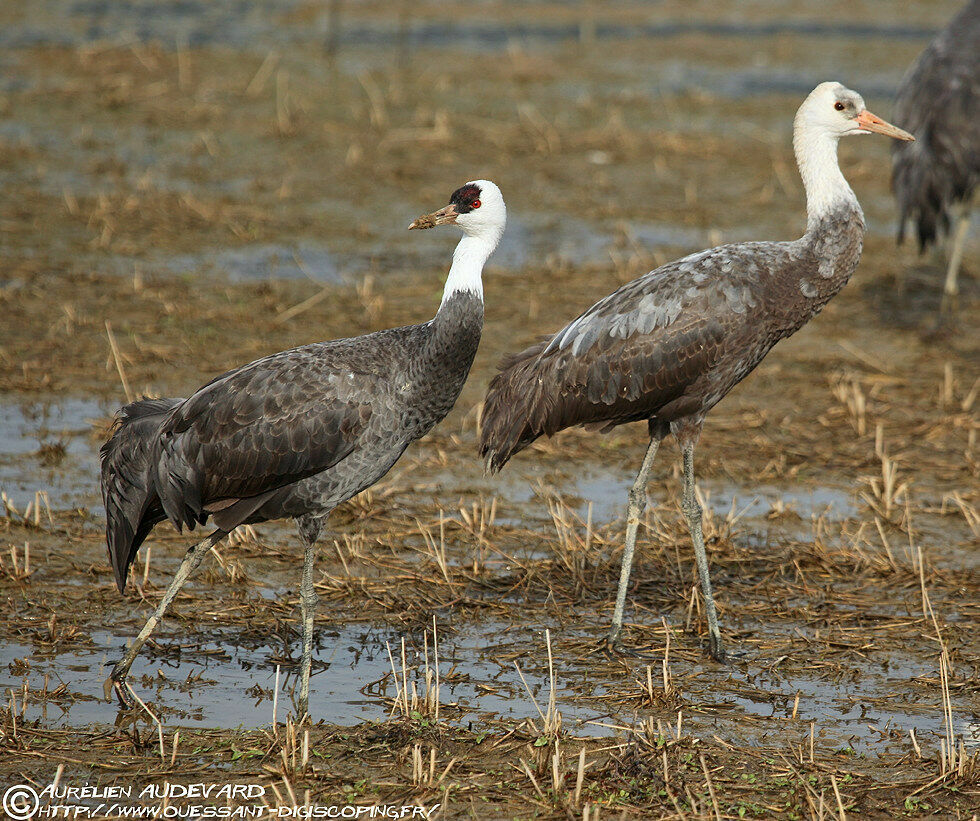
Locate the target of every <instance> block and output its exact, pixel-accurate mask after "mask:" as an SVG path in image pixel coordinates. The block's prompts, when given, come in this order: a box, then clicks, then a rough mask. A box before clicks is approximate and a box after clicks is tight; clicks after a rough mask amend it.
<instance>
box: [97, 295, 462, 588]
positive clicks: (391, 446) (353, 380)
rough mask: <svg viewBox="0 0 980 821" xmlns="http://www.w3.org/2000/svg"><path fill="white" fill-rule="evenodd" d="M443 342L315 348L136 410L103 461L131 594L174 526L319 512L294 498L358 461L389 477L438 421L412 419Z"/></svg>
mask: <svg viewBox="0 0 980 821" xmlns="http://www.w3.org/2000/svg"><path fill="white" fill-rule="evenodd" d="M481 318H482V314H481ZM431 334H432V328H431V323H426V324H424V325H414V326H407V327H403V328H393V329H388V330H384V331H378V332H376V333H373V334H368V335H365V336H362V337H357V338H353V339H341V340H334V341H330V342H321V343H316V344H312V345H306V346H303V347H300V348H294V349H291V350H288V351H282V352H280V353H276V354H273V355H271V356H268V357H264V358H263V359H259V360H256V361H255V362H252V363H250V364H248V365H245V366H243V367H240V368H236V369H234V370H231V371H228V372H227V373H224V374H222V375H221V376H218V377H216V378H215V379H213V380H211V382H209V383H207V384H206V385H204V386H202V387H201V388H200V389H199V390H198V391H197V392H195V393H194V394H193V395H192V396H190V397H189V398H187V399H183V400H181V399H164V400H143V401H141V402H137V403H134V404H133V405H130V406H127V407H126V408H124V409H123V410H122V411H121V412H120V414H119V415H118V416H117V422H116V426H115V429H114V431H113V434H112V436H111V438H110V439H109V441H108V442H107V443H106V445H105V446H104V447H103V450H102V488H103V494H104V497H105V499H106V510H107V516H108V518H109V522H108V536H109V539H108V541H109V552H110V558H111V560H112V563H113V565H114V567H115V568H116V574H117V582H119V584H120V587H122V584H123V583H124V581H125V577H126V571H127V569H128V566H129V564H130V563H131V562H132V560H133V558H134V557H135V555H136V552H137V551H138V550H139V546H140V544H141V543H142V541H143V539H144V538H145V537H146V535H147V534H148V533H149V531H150V529H151V528H152V527H153V525H155V524H156V523H158V522H159V521H162V520H163V519H164V518H169V519H170V520H171V521H172V522H173V523H174V524H175V525H176V526H177V527H178V528H181V527H185V526H186V527H188V528H192V529H193V528H194V527H195V526H196V525H198V524H203V523H204V522H205V521H206V520H207V519H208V518H209V517H211V518H212V519H213V521H214V523H215V525H216V526H217V527H219V528H221V529H222V530H230V529H232V528H234V527H236V526H237V525H239V524H242V523H244V522H246V521H256V520H266V519H271V518H279V517H281V516H293V515H302V514H304V513H310V512H316V511H315V510H312V511H311V510H310V507H311V506H314V507H315V506H316V505H318V504H321V502H320V501H318V500H317V499H316V498H314V496H313V495H311V494H310V493H305V494H300V495H299V496H298V497H297V495H296V494H295V493H294V492H293V490H292V489H295V488H296V487H297V486H298V485H302V484H303V482H304V480H307V479H310V478H311V477H318V476H319V477H321V479H322V477H323V476H324V474H327V473H329V472H330V470H331V469H332V468H335V467H336V466H337V465H339V464H341V463H343V462H344V461H345V460H347V459H349V458H350V457H351V455H352V454H353V453H355V452H356V451H360V458H359V459H358V460H357V461H358V462H359V464H360V466H361V468H360V469H361V473H362V474H363V473H364V472H365V471H367V470H369V468H370V466H371V464H373V463H372V462H371V460H372V459H373V460H374V463H376V464H377V466H378V467H377V470H380V471H381V472H382V473H383V472H384V471H387V469H388V468H389V467H390V465H391V464H393V463H394V461H395V460H396V459H397V458H398V456H399V455H400V454H401V452H402V451H403V450H404V448H405V446H406V445H407V444H408V442H410V441H411V440H412V439H413V438H417V436H419V435H421V433H419V431H420V429H422V428H425V429H428V427H431V426H432V425H433V424H435V421H437V420H433V419H432V417H433V415H434V414H435V411H432V410H430V411H429V412H424V411H423V412H421V413H419V412H418V411H413V414H406V412H405V411H406V403H407V402H408V401H410V394H411V393H412V390H413V389H414V388H415V380H416V379H417V378H418V374H417V373H416V372H415V371H416V365H417V363H418V362H419V361H420V359H422V358H423V356H422V355H423V353H424V351H425V349H426V343H427V341H428V340H429V337H430V336H431ZM478 338H479V334H478V333H477V339H478ZM474 350H475V348H474ZM471 360H472V357H471V358H470V361H471ZM466 369H467V370H468V363H467V367H466ZM457 393H458V392H457ZM454 400H455V397H453V401H454ZM449 406H450V407H451V403H450V405H449ZM436 410H441V406H440V407H439V408H437V409H436ZM443 415H445V414H444V412H443ZM439 418H441V416H440V417H439ZM389 456H390V459H389V458H388V457H389ZM361 478H362V479H364V476H361ZM367 478H369V479H371V481H374V480H376V477H375V478H373V479H372V478H371V477H367ZM371 481H367V484H370V483H371ZM346 484H347V485H350V484H351V483H350V482H347V483H346ZM345 486H346V485H345ZM362 486H363V484H362ZM320 489H321V490H322V489H323V485H322V482H321V485H320ZM358 489H359V488H358ZM354 492H356V490H355V491H354ZM350 495H352V494H350ZM328 501H330V500H328ZM334 503H335V501H334ZM304 506H305V509H300V508H304Z"/></svg>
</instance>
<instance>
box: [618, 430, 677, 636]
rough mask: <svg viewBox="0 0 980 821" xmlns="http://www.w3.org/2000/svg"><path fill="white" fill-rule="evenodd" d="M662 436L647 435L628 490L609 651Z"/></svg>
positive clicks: (620, 615) (623, 603)
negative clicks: (621, 555) (644, 451)
mask: <svg viewBox="0 0 980 821" xmlns="http://www.w3.org/2000/svg"><path fill="white" fill-rule="evenodd" d="M662 438H663V434H662V433H654V432H653V431H651V433H650V444H649V445H648V446H647V452H646V455H645V456H644V457H643V464H642V465H640V472H639V473H637V474H636V481H634V482H633V487H631V488H630V493H629V506H628V507H627V508H626V544H625V545H624V546H623V562H622V564H621V565H620V568H619V589H618V590H617V591H616V608H615V610H613V617H612V627H611V628H610V629H609V636H608V637H607V638H606V647H607V648H608V649H609V650H615V649H616V642H617V639H618V638H619V632H620V630H622V629H623V609H624V608H625V607H626V590H627V588H628V587H629V581H630V570H631V569H632V567H633V551H634V550H635V548H636V531H637V530H638V529H639V527H640V516H641V515H642V514H643V509H644V508H645V507H646V504H647V482H648V481H649V479H650V470H651V468H652V467H653V459H654V457H655V456H656V455H657V448H658V447H659V446H660V440H661V439H662Z"/></svg>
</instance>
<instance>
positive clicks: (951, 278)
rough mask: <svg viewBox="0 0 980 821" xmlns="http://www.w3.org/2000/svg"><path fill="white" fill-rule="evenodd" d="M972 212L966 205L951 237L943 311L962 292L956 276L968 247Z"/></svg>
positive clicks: (944, 286)
mask: <svg viewBox="0 0 980 821" xmlns="http://www.w3.org/2000/svg"><path fill="white" fill-rule="evenodd" d="M970 211H971V208H970V206H969V205H968V204H964V205H963V207H962V209H961V210H960V214H959V217H958V218H957V220H956V228H954V229H953V235H952V237H950V248H949V266H948V267H947V268H946V283H945V284H944V285H943V301H942V307H943V310H948V309H949V308H950V307H951V305H952V303H953V302H955V300H956V296H957V294H959V292H960V289H959V284H958V283H957V282H956V275H957V274H958V273H959V269H960V263H961V262H962V261H963V246H964V245H966V235H967V233H968V232H969V229H970Z"/></svg>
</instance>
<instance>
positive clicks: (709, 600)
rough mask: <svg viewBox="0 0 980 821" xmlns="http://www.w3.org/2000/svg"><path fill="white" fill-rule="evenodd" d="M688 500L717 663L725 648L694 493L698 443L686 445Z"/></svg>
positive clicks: (710, 644)
mask: <svg viewBox="0 0 980 821" xmlns="http://www.w3.org/2000/svg"><path fill="white" fill-rule="evenodd" d="M683 447H684V499H683V501H682V507H683V509H684V515H685V516H686V517H687V525H688V527H689V528H690V530H691V541H693V542H694V560H695V561H696V562H697V565H698V577H699V578H700V579H701V593H702V595H703V596H704V606H705V610H706V611H707V614H708V647H709V650H710V652H711V657H712V658H714V659H715V660H716V661H724V660H725V648H724V646H723V645H722V641H721V631H720V630H719V629H718V614H717V612H716V611H715V599H714V596H713V595H712V593H711V577H710V576H709V575H708V555H707V553H706V552H705V550H704V535H703V534H702V532H701V505H700V504H699V503H698V497H697V494H696V493H695V491H694V443H693V442H689V443H686V444H685V445H684V446H683Z"/></svg>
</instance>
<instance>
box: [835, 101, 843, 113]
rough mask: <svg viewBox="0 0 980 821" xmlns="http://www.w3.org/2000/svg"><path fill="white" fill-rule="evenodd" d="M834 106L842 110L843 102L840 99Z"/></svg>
mask: <svg viewBox="0 0 980 821" xmlns="http://www.w3.org/2000/svg"><path fill="white" fill-rule="evenodd" d="M834 108H836V109H837V110H838V111H843V110H844V104H843V103H842V102H841V101H840V100H838V101H837V102H836V103H834Z"/></svg>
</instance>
